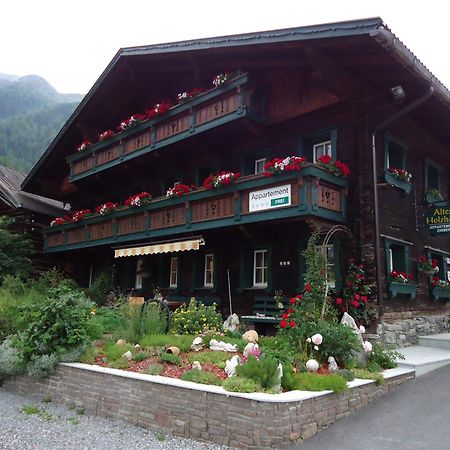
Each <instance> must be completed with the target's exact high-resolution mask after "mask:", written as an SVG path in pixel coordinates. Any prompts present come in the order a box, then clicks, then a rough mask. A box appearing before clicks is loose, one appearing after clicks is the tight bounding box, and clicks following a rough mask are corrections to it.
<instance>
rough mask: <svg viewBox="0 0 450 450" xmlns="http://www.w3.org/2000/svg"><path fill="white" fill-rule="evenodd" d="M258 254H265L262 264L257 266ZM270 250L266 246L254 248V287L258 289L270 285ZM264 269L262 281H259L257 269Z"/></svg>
mask: <svg viewBox="0 0 450 450" xmlns="http://www.w3.org/2000/svg"><path fill="white" fill-rule="evenodd" d="M257 254H262V255H263V260H262V266H257V265H256V263H257ZM268 256H269V250H268V249H266V248H260V249H255V250H253V287H254V288H258V289H267V287H268V285H269V276H268V275H269V264H268ZM261 269H262V274H263V277H262V282H259V283H258V282H257V279H256V273H257V270H261Z"/></svg>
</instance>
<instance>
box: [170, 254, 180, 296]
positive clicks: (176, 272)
mask: <svg viewBox="0 0 450 450" xmlns="http://www.w3.org/2000/svg"><path fill="white" fill-rule="evenodd" d="M174 263H175V270H174V267H173V264H174ZM178 263H179V261H178V256H171V257H170V265H169V288H172V289H176V288H177V287H178V271H179V267H178ZM173 274H175V283H173V282H172V281H173V279H172V275H173Z"/></svg>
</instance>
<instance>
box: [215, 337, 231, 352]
mask: <svg viewBox="0 0 450 450" xmlns="http://www.w3.org/2000/svg"><path fill="white" fill-rule="evenodd" d="M209 348H210V349H211V350H217V351H221V352H237V345H236V344H229V343H228V342H223V341H217V340H216V339H211V341H210V342H209Z"/></svg>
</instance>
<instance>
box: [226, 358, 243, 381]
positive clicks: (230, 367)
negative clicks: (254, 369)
mask: <svg viewBox="0 0 450 450" xmlns="http://www.w3.org/2000/svg"><path fill="white" fill-rule="evenodd" d="M240 363H241V358H240V356H239V355H234V356H233V357H232V358H231V359H228V360H227V362H226V363H225V372H226V374H227V375H228V378H230V377H234V376H235V375H236V367H237V366H238V365H239V364H240Z"/></svg>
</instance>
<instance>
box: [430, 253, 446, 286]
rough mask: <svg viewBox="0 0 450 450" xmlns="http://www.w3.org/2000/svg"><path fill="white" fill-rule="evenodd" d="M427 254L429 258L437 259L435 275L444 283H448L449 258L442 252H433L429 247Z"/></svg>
mask: <svg viewBox="0 0 450 450" xmlns="http://www.w3.org/2000/svg"><path fill="white" fill-rule="evenodd" d="M427 254H428V257H429V259H431V260H433V259H435V260H436V261H437V266H438V267H439V272H438V273H436V275H435V276H436V277H439V278H440V279H441V280H442V281H445V282H446V283H450V258H449V257H448V255H447V254H444V253H434V252H433V250H431V249H429V250H428V251H427Z"/></svg>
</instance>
